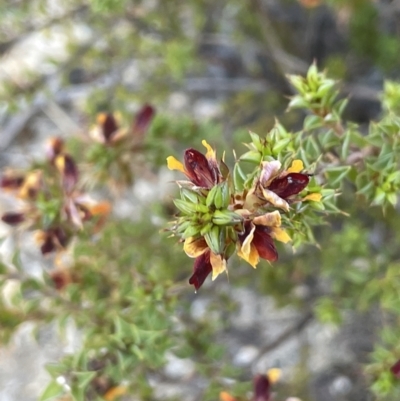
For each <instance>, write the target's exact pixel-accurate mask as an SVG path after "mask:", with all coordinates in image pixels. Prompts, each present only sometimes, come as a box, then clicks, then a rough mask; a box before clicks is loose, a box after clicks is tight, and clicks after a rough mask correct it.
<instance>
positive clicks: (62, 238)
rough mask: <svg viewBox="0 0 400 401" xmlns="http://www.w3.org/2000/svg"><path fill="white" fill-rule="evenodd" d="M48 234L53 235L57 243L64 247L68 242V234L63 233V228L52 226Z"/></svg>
mask: <svg viewBox="0 0 400 401" xmlns="http://www.w3.org/2000/svg"><path fill="white" fill-rule="evenodd" d="M49 234H50V235H52V236H53V238H55V239H57V241H58V243H59V244H60V245H61V246H62V247H63V248H65V247H66V246H67V244H68V236H67V234H66V233H65V231H64V229H62V228H61V227H55V228H52V229H51V231H50V230H49Z"/></svg>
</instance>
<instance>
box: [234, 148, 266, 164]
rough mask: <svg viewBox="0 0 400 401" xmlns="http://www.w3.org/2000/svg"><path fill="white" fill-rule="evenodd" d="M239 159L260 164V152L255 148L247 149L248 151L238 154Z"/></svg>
mask: <svg viewBox="0 0 400 401" xmlns="http://www.w3.org/2000/svg"><path fill="white" fill-rule="evenodd" d="M239 160H240V161H243V162H250V163H254V164H260V162H261V153H260V152H258V151H256V150H249V151H248V152H246V153H244V154H243V155H242V156H240V159H239Z"/></svg>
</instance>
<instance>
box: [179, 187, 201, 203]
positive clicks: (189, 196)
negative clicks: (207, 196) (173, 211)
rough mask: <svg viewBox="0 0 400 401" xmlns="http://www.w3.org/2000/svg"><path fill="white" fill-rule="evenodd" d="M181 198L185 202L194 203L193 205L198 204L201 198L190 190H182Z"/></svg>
mask: <svg viewBox="0 0 400 401" xmlns="http://www.w3.org/2000/svg"><path fill="white" fill-rule="evenodd" d="M180 192H181V198H182V199H183V200H186V201H189V202H192V203H198V201H199V198H198V195H197V193H196V192H194V191H191V190H190V189H188V188H181V191H180Z"/></svg>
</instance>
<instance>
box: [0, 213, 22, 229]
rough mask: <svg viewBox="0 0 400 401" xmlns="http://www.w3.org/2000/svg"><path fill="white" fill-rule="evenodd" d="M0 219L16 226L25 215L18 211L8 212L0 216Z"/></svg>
mask: <svg viewBox="0 0 400 401" xmlns="http://www.w3.org/2000/svg"><path fill="white" fill-rule="evenodd" d="M1 220H2V221H4V223H6V224H9V225H10V226H16V225H18V224H20V223H22V222H23V221H24V220H25V215H24V214H23V213H18V212H8V213H4V214H3V216H1Z"/></svg>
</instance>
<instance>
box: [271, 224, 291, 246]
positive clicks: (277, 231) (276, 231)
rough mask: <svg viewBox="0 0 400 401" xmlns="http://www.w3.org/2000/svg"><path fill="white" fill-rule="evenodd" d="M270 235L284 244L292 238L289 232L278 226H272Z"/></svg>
mask: <svg viewBox="0 0 400 401" xmlns="http://www.w3.org/2000/svg"><path fill="white" fill-rule="evenodd" d="M271 237H272V238H274V239H276V240H277V241H280V242H283V243H284V244H287V243H288V242H289V241H291V240H292V239H291V238H290V236H289V234H288V233H287V232H286V231H285V230H284V229H282V228H280V227H272V229H271Z"/></svg>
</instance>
